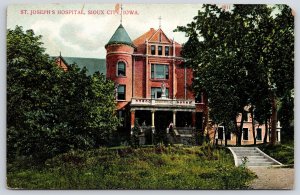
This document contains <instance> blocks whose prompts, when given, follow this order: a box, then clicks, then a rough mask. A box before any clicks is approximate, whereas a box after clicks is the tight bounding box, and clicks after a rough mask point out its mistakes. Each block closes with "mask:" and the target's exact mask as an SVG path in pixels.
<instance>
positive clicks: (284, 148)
mask: <svg viewBox="0 0 300 195" xmlns="http://www.w3.org/2000/svg"><path fill="white" fill-rule="evenodd" d="M259 148H260V149H261V150H262V151H264V152H265V153H266V154H268V155H269V156H271V157H273V158H275V159H276V160H278V161H279V162H281V163H282V164H284V165H294V160H295V152H294V142H289V143H284V144H281V145H275V146H270V145H261V146H260V147H259Z"/></svg>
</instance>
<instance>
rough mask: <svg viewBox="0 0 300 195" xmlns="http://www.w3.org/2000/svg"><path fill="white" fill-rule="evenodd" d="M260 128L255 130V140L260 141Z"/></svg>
mask: <svg viewBox="0 0 300 195" xmlns="http://www.w3.org/2000/svg"><path fill="white" fill-rule="evenodd" d="M261 133H262V132H261V128H257V129H256V140H261V137H262V136H261Z"/></svg>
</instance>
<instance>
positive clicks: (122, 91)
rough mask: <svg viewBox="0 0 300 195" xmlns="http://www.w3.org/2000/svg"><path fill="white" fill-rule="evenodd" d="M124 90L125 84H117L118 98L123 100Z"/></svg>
mask: <svg viewBox="0 0 300 195" xmlns="http://www.w3.org/2000/svg"><path fill="white" fill-rule="evenodd" d="M125 92H126V86H125V85H119V86H118V97H117V98H118V100H125Z"/></svg>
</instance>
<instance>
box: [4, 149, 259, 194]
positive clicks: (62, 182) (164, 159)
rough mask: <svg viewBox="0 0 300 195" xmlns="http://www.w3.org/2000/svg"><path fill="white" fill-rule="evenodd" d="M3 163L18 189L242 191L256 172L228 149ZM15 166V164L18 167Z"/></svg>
mask: <svg viewBox="0 0 300 195" xmlns="http://www.w3.org/2000/svg"><path fill="white" fill-rule="evenodd" d="M21 163H22V162H16V163H15V164H10V165H9V166H8V173H7V185H8V186H9V188H21V189H244V188H247V183H248V182H249V181H250V180H252V179H253V178H255V175H254V174H253V173H252V172H251V171H249V170H248V169H246V168H243V167H235V166H234V162H233V158H232V156H231V155H230V153H229V152H228V151H227V149H224V148H219V149H213V148H211V147H210V146H202V147H182V146H175V147H162V146H158V147H147V148H137V149H133V148H130V147H120V148H99V149H97V150H91V151H86V152H84V151H71V152H69V153H66V154H62V155H59V156H56V157H55V158H53V159H49V160H47V161H46V162H45V164H44V165H39V166H36V167H32V166H30V167H26V166H25V167H24V165H23V166H21V165H20V164H21ZM18 165H19V166H18Z"/></svg>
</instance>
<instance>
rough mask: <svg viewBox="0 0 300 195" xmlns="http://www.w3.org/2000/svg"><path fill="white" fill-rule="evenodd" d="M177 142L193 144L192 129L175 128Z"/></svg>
mask: <svg viewBox="0 0 300 195" xmlns="http://www.w3.org/2000/svg"><path fill="white" fill-rule="evenodd" d="M174 132H175V136H176V142H177V143H181V144H184V145H193V130H192V129H174Z"/></svg>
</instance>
